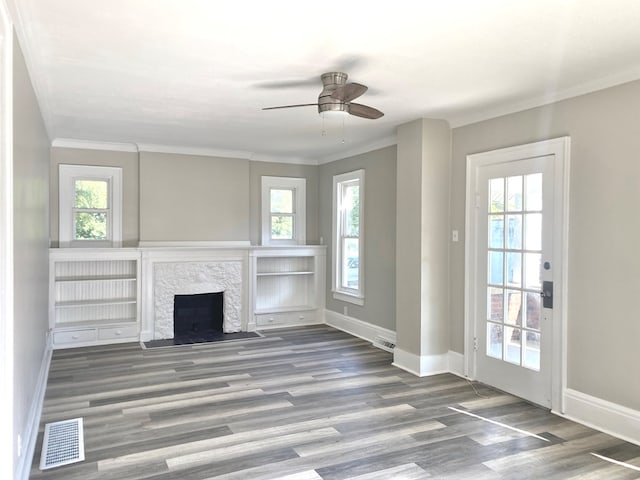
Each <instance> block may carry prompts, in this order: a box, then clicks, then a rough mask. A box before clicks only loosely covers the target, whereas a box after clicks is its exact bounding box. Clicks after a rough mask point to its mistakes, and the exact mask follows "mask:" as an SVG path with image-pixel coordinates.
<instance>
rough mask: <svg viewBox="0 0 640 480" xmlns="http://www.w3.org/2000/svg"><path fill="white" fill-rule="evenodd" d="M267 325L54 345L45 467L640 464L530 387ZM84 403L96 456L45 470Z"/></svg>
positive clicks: (381, 470)
mask: <svg viewBox="0 0 640 480" xmlns="http://www.w3.org/2000/svg"><path fill="white" fill-rule="evenodd" d="M264 333H265V337H264V338H261V339H250V340H239V341H237V342H230V343H219V344H209V345H204V346H190V347H189V346H180V347H168V348H159V349H148V350H143V349H141V348H140V346H139V345H138V344H121V345H112V346H105V347H91V348H80V349H69V350H57V351H55V352H54V355H53V361H52V364H51V370H50V375H49V383H48V386H47V392H46V399H45V405H44V411H43V415H42V424H41V430H40V435H39V438H38V441H37V446H36V452H35V455H34V462H33V468H32V473H31V479H33V480H41V479H42V480H45V479H65V480H75V479H77V480H91V479H101V480H112V479H113V480H116V479H117V480H129V479H131V480H133V479H146V480H168V479H181V480H196V479H197V480H201V479H208V478H216V479H218V478H224V479H251V480H260V479H288V480H294V479H295V480H307V479H309V480H311V479H316V480H317V479H325V480H328V479H357V480H376V479H383V480H389V479H404V480H409V479H422V478H428V479H434V478H435V479H467V478H469V479H474V480H485V479H486V480H492V479H545V480H548V479H607V480H610V479H612V480H615V479H638V478H640V469H638V470H634V469H632V468H628V467H625V466H621V465H617V464H614V463H611V462H608V461H606V460H603V459H602V458H600V457H597V456H595V455H592V453H596V454H599V455H602V456H604V457H607V458H612V459H614V460H617V461H620V462H626V463H629V464H632V465H635V466H636V468H637V467H640V447H638V446H635V445H632V444H629V443H625V442H623V441H621V440H619V439H616V438H613V437H611V436H609V435H606V434H603V433H600V432H597V431H594V430H591V429H589V428H586V427H584V426H582V425H579V424H576V423H573V422H570V421H568V420H564V419H562V418H560V417H557V416H555V415H553V414H551V413H549V412H548V411H546V410H543V409H541V408H538V407H536V406H533V405H531V404H528V403H526V402H524V401H522V400H520V399H518V398H516V397H512V396H510V395H506V394H504V393H502V392H499V391H496V390H494V389H491V388H488V387H486V386H484V385H480V384H474V385H471V384H470V383H469V382H467V381H466V380H464V379H462V378H459V377H456V376H454V375H450V374H443V375H436V376H432V377H426V378H418V377H415V376H413V375H411V374H409V373H407V372H404V371H402V370H400V369H398V368H395V367H393V366H392V365H391V360H392V357H391V355H390V354H389V353H386V352H384V351H382V350H379V349H376V348H374V347H372V346H371V345H370V344H369V343H367V342H365V341H363V340H360V339H358V338H355V337H352V336H350V335H347V334H345V333H343V332H340V331H338V330H334V329H332V328H330V327H326V326H311V327H304V328H290V329H282V330H269V331H266V332H264ZM76 417H83V419H84V438H85V452H86V459H85V461H84V462H81V463H76V464H72V465H67V466H63V467H58V468H54V469H51V470H46V471H40V470H39V469H38V463H39V460H40V448H41V445H42V431H43V429H44V423H46V422H53V421H58V420H65V419H70V418H76ZM484 419H489V420H491V422H490V421H487V420H484ZM492 422H493V423H492Z"/></svg>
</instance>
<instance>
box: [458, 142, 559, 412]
mask: <svg viewBox="0 0 640 480" xmlns="http://www.w3.org/2000/svg"><path fill="white" fill-rule="evenodd" d="M533 145H535V146H537V147H538V148H533V149H532V150H527V149H526V148H523V147H519V148H515V149H505V150H499V151H495V152H488V153H485V154H480V155H472V156H470V157H469V166H470V169H471V171H470V172H469V173H470V174H471V177H472V178H471V180H472V183H470V185H469V186H470V189H471V190H472V192H469V193H471V194H472V195H473V204H472V205H471V210H472V212H468V220H470V225H469V226H470V227H471V228H472V231H471V232H470V238H469V242H473V245H472V248H471V250H470V251H471V255H470V261H471V264H472V266H471V268H470V269H469V272H470V277H469V278H468V284H469V290H470V298H472V300H473V301H472V302H470V303H469V304H468V305H467V307H468V308H469V311H468V316H469V319H470V322H469V324H468V327H470V332H469V334H470V335H472V338H471V339H470V343H471V345H472V350H473V365H472V367H473V374H472V375H471V376H473V377H474V378H476V379H477V380H479V381H481V382H484V383H487V384H489V385H493V386H495V387H497V388H499V389H501V390H504V391H507V392H509V393H513V394H515V395H518V396H520V397H522V398H525V399H527V400H530V401H532V402H534V403H537V404H539V405H543V406H546V407H551V406H552V377H553V373H552V363H553V358H554V357H561V352H558V351H555V352H554V348H556V349H557V347H558V346H559V345H560V346H561V343H558V342H557V341H554V335H558V334H561V330H558V329H557V328H554V322H555V321H560V318H558V319H555V318H554V317H555V315H554V308H553V307H554V305H553V303H554V300H555V299H556V298H557V294H558V288H559V287H560V286H561V285H554V283H555V282H554V280H556V278H558V277H557V275H555V273H556V271H557V270H558V271H561V270H562V263H563V260H562V257H561V256H560V257H559V255H561V252H554V249H557V250H562V249H561V248H559V247H557V246H556V245H562V244H561V243H560V244H558V242H556V241H555V239H554V236H555V235H556V232H555V231H554V230H555V229H556V228H557V227H556V221H555V220H556V219H557V217H556V215H555V214H556V210H557V209H560V210H561V209H562V208H561V207H562V201H561V204H560V208H558V207H557V205H556V203H557V199H556V198H555V197H556V196H557V195H558V192H557V191H556V190H557V189H556V186H557V185H558V184H559V182H556V178H555V170H556V165H557V163H558V162H557V158H556V155H555V154H554V153H551V154H549V153H547V154H544V153H541V152H544V150H540V148H539V146H540V145H539V144H533ZM560 170H561V172H562V171H563V170H562V169H560ZM560 193H561V192H560ZM560 200H561V199H560ZM560 225H561V224H560ZM470 246H471V245H470ZM468 251H469V250H468ZM556 262H558V263H559V265H556ZM559 283H560V284H561V283H562V281H560V282H559ZM554 287H555V288H554ZM554 290H555V292H554ZM554 293H555V294H556V295H554ZM558 332H560V333H558Z"/></svg>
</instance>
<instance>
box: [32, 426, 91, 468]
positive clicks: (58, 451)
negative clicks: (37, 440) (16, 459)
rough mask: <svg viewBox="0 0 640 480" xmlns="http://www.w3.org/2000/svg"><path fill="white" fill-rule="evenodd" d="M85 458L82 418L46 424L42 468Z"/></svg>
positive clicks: (41, 459) (58, 465)
mask: <svg viewBox="0 0 640 480" xmlns="http://www.w3.org/2000/svg"><path fill="white" fill-rule="evenodd" d="M83 460H84V435H83V431H82V418H74V419H73V420H64V421H62V422H53V423H47V424H46V425H45V426H44V440H43V442H42V456H41V457H40V470H46V469H48V468H53V467H60V466H62V465H68V464H70V463H75V462H81V461H83Z"/></svg>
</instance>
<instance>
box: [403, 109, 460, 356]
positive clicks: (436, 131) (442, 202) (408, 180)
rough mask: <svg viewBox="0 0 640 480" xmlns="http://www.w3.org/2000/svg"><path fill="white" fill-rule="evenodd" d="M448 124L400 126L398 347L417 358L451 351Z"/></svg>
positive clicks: (431, 122) (422, 122)
mask: <svg viewBox="0 0 640 480" xmlns="http://www.w3.org/2000/svg"><path fill="white" fill-rule="evenodd" d="M450 159H451V130H450V128H449V124H448V123H447V122H446V121H444V120H433V119H420V120H416V121H413V122H410V123H407V124H404V125H401V126H400V127H398V173H397V182H398V187H397V189H398V198H397V208H396V215H397V219H396V223H397V228H398V235H397V238H398V240H397V242H398V244H397V252H396V275H397V278H399V279H400V280H399V281H398V282H397V285H396V300H397V310H396V317H397V318H398V319H399V321H398V322H397V342H396V344H397V346H398V348H399V349H401V350H404V351H406V352H409V353H412V354H415V355H423V356H424V355H428V356H430V355H438V354H443V353H446V352H447V351H448V350H449V338H448V335H449V296H448V293H449V292H448V290H449V288H448V283H449V258H448V254H449V245H448V230H449V168H450Z"/></svg>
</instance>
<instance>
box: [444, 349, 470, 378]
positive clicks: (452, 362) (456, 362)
mask: <svg viewBox="0 0 640 480" xmlns="http://www.w3.org/2000/svg"><path fill="white" fill-rule="evenodd" d="M447 356H448V360H449V372H451V373H453V374H454V375H458V376H459V377H463V378H466V376H465V374H464V355H463V354H462V353H458V352H454V351H453V350H449V353H448V355H447Z"/></svg>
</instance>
